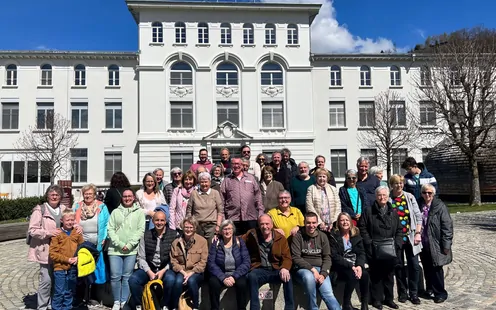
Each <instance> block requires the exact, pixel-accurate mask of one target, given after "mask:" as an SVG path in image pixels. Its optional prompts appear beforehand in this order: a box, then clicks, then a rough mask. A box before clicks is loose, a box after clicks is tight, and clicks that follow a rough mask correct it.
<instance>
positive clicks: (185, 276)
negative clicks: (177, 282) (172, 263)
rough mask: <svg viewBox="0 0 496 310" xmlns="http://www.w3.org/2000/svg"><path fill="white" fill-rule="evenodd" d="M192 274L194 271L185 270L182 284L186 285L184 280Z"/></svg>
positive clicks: (186, 280)
mask: <svg viewBox="0 0 496 310" xmlns="http://www.w3.org/2000/svg"><path fill="white" fill-rule="evenodd" d="M193 274H194V272H193V271H186V272H185V273H184V281H183V285H186V282H188V279H189V277H191V276H192V275H193Z"/></svg>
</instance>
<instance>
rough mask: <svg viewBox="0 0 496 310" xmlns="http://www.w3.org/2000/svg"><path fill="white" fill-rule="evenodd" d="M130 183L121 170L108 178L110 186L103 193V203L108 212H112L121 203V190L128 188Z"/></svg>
mask: <svg viewBox="0 0 496 310" xmlns="http://www.w3.org/2000/svg"><path fill="white" fill-rule="evenodd" d="M130 186H131V184H130V183H129V180H128V178H127V177H126V175H125V174H124V173H123V172H120V171H119V172H116V173H114V175H112V178H111V179H110V188H109V189H108V190H107V192H106V193H105V199H104V201H103V202H105V205H106V206H107V209H108V212H109V214H110V213H112V211H114V210H115V209H117V207H118V206H119V205H120V204H121V200H122V191H123V190H124V189H126V188H129V187H130Z"/></svg>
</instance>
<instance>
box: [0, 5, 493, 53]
mask: <svg viewBox="0 0 496 310" xmlns="http://www.w3.org/2000/svg"><path fill="white" fill-rule="evenodd" d="M286 1H287V0H286ZM300 1H303V2H315V1H325V0H300ZM467 4H470V5H467ZM495 9H496V1H494V0H472V1H469V2H468V1H463V3H462V1H461V0H458V1H456V0H455V1H448V0H416V1H411V2H404V1H398V0H379V1H372V0H334V1H333V2H332V3H330V2H324V6H323V9H322V10H321V13H320V16H319V19H318V20H316V23H315V25H314V27H313V47H314V49H317V51H318V52H320V51H322V52H377V51H379V50H380V49H387V48H388V47H390V46H392V43H393V42H394V43H395V44H396V46H397V47H398V48H400V49H401V50H406V49H408V48H411V47H413V46H414V45H415V44H416V43H422V42H423V41H424V38H425V37H426V36H428V35H430V34H438V33H442V32H450V31H453V30H456V29H459V28H463V27H472V26H476V25H484V26H486V27H489V28H492V27H496V19H494V16H492V15H493V14H494V11H495ZM0 29H2V31H1V33H2V36H1V37H0V38H1V40H0V50H36V49H57V50H101V51H105V50H106V51H109V50H116V51H136V50H137V49H138V41H137V26H136V23H135V22H134V19H133V18H132V16H131V14H130V13H129V11H128V10H127V7H126V4H125V1H124V0H45V1H39V0H24V1H22V0H16V1H14V0H10V1H8V0H4V1H2V9H1V10H0Z"/></svg>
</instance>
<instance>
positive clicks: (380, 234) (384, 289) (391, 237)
mask: <svg viewBox="0 0 496 310" xmlns="http://www.w3.org/2000/svg"><path fill="white" fill-rule="evenodd" d="M359 227H360V234H361V235H362V238H363V243H364V246H365V253H366V255H367V260H368V263H369V273H370V282H371V287H370V294H371V297H372V306H373V307H374V308H377V309H382V305H383V304H384V305H386V306H388V307H389V308H393V309H398V308H399V307H398V305H397V304H395V303H394V301H393V298H394V296H393V286H394V268H395V266H396V265H398V263H399V259H398V253H399V250H400V248H401V244H402V243H403V235H404V234H403V230H402V226H401V224H400V220H399V217H398V213H397V212H396V211H394V210H393V208H392V206H391V203H389V189H388V188H387V187H386V186H379V187H378V188H377V189H376V190H375V202H374V204H373V205H372V207H370V208H367V209H365V212H364V213H363V214H362V216H361V217H360V221H359ZM381 241H382V242H381ZM385 241H386V242H389V244H390V247H387V246H384V247H383V246H380V245H381V243H382V244H383V245H386V244H385ZM373 248H374V249H373ZM380 249H383V251H382V254H381V251H378V250H380ZM388 249H391V250H389V251H388Z"/></svg>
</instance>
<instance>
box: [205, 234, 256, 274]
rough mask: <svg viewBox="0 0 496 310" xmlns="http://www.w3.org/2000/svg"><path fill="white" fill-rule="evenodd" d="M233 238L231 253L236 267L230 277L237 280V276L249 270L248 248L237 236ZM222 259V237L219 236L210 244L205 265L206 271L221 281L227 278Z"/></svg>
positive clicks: (223, 258) (223, 255)
mask: <svg viewBox="0 0 496 310" xmlns="http://www.w3.org/2000/svg"><path fill="white" fill-rule="evenodd" d="M233 238H234V239H233V242H232V243H233V244H232V254H233V256H234V261H235V263H236V269H235V271H234V273H233V274H232V277H233V278H234V279H235V280H237V279H238V278H240V277H242V276H245V275H247V274H248V271H250V255H249V254H248V248H247V247H246V244H245V242H244V241H243V239H242V238H239V237H233ZM224 261H225V253H224V239H223V238H222V237H220V238H219V240H217V241H214V242H212V245H211V246H210V250H209V251H208V262H207V267H208V271H210V273H211V274H212V275H213V276H215V277H217V278H218V279H219V280H220V281H221V282H222V281H224V279H225V278H227V276H226V274H225V272H226V270H225V265H224Z"/></svg>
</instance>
